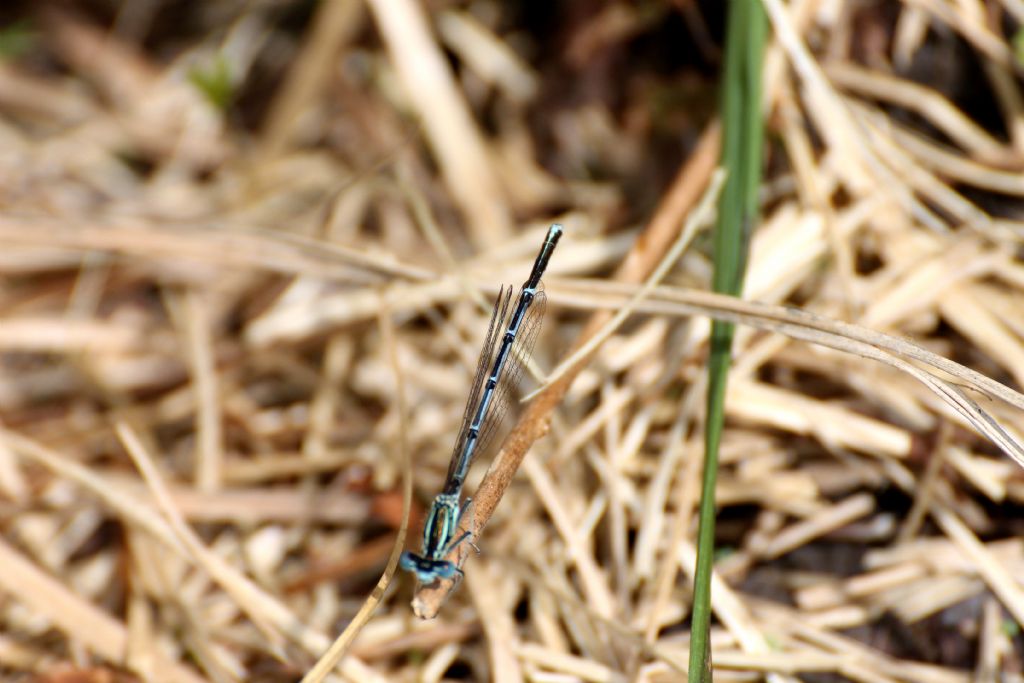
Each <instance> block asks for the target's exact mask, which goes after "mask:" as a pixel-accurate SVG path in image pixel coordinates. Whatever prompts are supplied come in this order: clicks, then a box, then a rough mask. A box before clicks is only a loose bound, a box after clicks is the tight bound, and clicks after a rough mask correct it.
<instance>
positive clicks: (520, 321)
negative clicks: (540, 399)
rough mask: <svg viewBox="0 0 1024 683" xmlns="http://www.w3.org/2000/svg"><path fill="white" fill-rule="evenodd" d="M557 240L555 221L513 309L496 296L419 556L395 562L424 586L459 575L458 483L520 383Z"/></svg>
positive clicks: (507, 293) (505, 292)
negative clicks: (453, 559)
mask: <svg viewBox="0 0 1024 683" xmlns="http://www.w3.org/2000/svg"><path fill="white" fill-rule="evenodd" d="M561 236H562V226H561V225H559V224H557V223H555V224H554V225H552V226H551V227H550V228H549V229H548V234H547V237H546V238H545V239H544V244H542V245H541V248H540V252H539V253H538V254H537V260H536V261H534V263H533V270H532V271H530V277H529V278H528V279H527V280H526V282H524V283H523V286H522V288H521V289H520V290H519V296H518V297H516V303H515V307H512V306H511V304H512V292H513V289H512V288H511V287H509V288H508V289H505V288H504V287H502V288H501V291H500V292H499V293H498V299H497V301H496V302H495V303H494V309H493V310H492V311H491V322H490V325H489V326H488V328H487V336H486V337H485V338H484V346H483V349H481V351H480V360H479V361H478V362H477V369H476V374H475V375H474V377H473V386H472V388H471V389H470V392H469V400H468V401H467V402H466V412H465V413H464V414H463V417H462V428H461V429H460V430H459V436H458V439H456V441H455V448H454V450H453V451H452V458H451V461H450V462H449V463H448V476H447V477H445V480H444V488H443V489H442V490H441V493H439V494H437V497H435V498H434V502H433V504H432V505H431V506H430V514H429V515H428V516H427V521H426V524H424V526H423V553H422V554H421V555H417V554H416V553H413V552H409V551H406V552H404V553H402V558H401V560H400V561H399V564H401V566H402V569H405V570H407V571H410V572H414V573H415V574H416V578H418V579H419V580H420V581H421V582H422V583H430V582H432V581H434V580H436V579H439V578H444V579H448V578H451V577H453V576H455V575H456V574H461V573H462V570H461V569H459V568H458V566H456V564H455V563H454V562H450V561H448V560H447V559H445V558H446V557H448V555H450V554H451V552H452V551H453V550H455V548H457V547H458V545H459V544H460V543H462V542H463V541H465V540H466V538H467V537H468V536H469V532H468V531H467V532H464V533H462V534H460V535H459V536H458V537H456V536H455V534H456V531H457V530H458V528H459V522H460V521H461V519H462V515H463V514H465V512H466V510H467V509H468V508H469V502H470V501H469V500H467V501H466V502H465V504H463V503H462V485H463V483H465V481H466V474H467V473H468V472H469V467H470V465H471V464H472V463H473V460H474V459H475V458H476V457H477V456H478V455H480V454H481V453H482V452H483V451H485V450H486V449H487V446H488V445H489V444H490V443H491V442H492V439H493V438H494V435H495V432H496V431H497V429H496V428H497V426H498V424H499V423H500V422H501V421H502V418H503V417H504V414H505V410H506V408H507V407H508V398H509V392H510V391H511V390H512V389H513V388H514V387H515V386H516V385H517V384H518V382H519V377H520V375H521V374H522V371H523V363H525V362H526V360H527V358H528V357H529V355H530V351H531V349H532V348H533V342H534V341H535V340H536V338H537V332H538V331H539V330H540V323H541V319H542V318H543V317H544V303H545V297H544V291H543V289H541V283H540V278H541V276H542V275H543V274H544V270H545V269H546V268H547V267H548V261H549V260H550V259H551V254H552V252H554V250H555V246H556V245H557V244H558V239H559V238H560V237H561ZM502 330H504V333H502Z"/></svg>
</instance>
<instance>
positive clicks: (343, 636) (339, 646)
mask: <svg viewBox="0 0 1024 683" xmlns="http://www.w3.org/2000/svg"><path fill="white" fill-rule="evenodd" d="M379 319H380V328H381V333H382V334H381V336H382V338H383V340H384V346H385V347H386V348H387V355H388V359H389V360H390V361H391V369H392V371H393V372H394V373H395V401H396V404H397V405H398V425H399V426H398V434H399V439H398V448H399V450H400V452H401V454H402V472H403V480H404V482H403V484H402V525H401V526H400V527H399V529H398V534H397V535H396V536H395V541H394V543H393V544H392V546H391V554H390V555H389V556H388V563H387V566H386V567H385V568H384V574H383V575H382V576H381V577H380V580H379V581H377V585H376V586H374V588H373V592H372V593H371V594H370V595H369V596H368V597H367V598H366V601H365V602H363V605H362V607H360V608H359V611H358V612H357V613H356V615H355V616H354V617H353V618H352V621H351V622H349V624H348V626H346V627H345V630H344V631H342V632H341V633H340V634H339V635H338V637H337V638H336V639H335V640H334V642H333V643H331V646H330V647H329V648H328V649H327V652H325V653H324V654H323V656H322V657H320V659H319V660H317V662H316V664H314V665H313V668H311V669H310V670H309V671H308V672H306V675H305V676H303V677H302V682H303V683H320V682H321V681H324V680H326V679H327V677H328V676H329V675H330V673H331V672H332V671H334V669H335V668H336V667H337V666H338V663H339V662H340V661H341V660H342V659H343V658H344V657H345V654H346V653H347V652H348V650H349V649H350V648H351V647H352V643H353V642H354V641H355V639H356V637H357V636H358V635H359V632H360V631H361V630H362V629H363V628H364V627H365V626H366V624H367V622H369V621H370V617H371V616H372V615H373V612H374V610H376V609H377V606H378V605H380V602H381V600H382V599H383V598H384V591H386V590H387V588H388V585H389V584H390V583H391V579H392V578H393V577H394V575H395V570H396V569H397V568H398V558H399V556H400V555H401V554H402V548H404V547H405V535H406V533H407V532H408V530H409V510H410V509H411V507H412V459H411V456H410V453H409V438H408V436H407V434H406V427H405V425H406V422H407V419H408V418H407V415H408V414H409V411H408V407H407V405H406V400H405V384H404V380H403V374H402V369H401V366H400V365H399V363H398V353H397V351H396V349H395V347H396V342H395V331H394V325H393V323H392V321H391V317H390V311H388V309H387V306H383V305H382V306H381V312H380V318H379Z"/></svg>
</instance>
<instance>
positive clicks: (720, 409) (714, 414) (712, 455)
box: [688, 0, 767, 683]
mask: <svg viewBox="0 0 1024 683" xmlns="http://www.w3.org/2000/svg"><path fill="white" fill-rule="evenodd" d="M728 12H729V15H728V28H727V35H726V55H725V74H724V79H723V86H722V89H723V94H722V120H723V125H724V129H723V138H722V164H723V165H724V166H725V168H726V170H727V171H728V174H729V175H728V177H727V179H726V182H725V188H724V190H723V192H722V196H721V198H720V199H719V206H718V223H717V225H716V226H715V245H714V248H715V272H714V280H713V287H714V290H715V291H716V292H723V293H726V294H733V295H739V294H740V292H741V290H742V288H743V274H744V271H745V267H746V262H747V250H748V244H749V241H750V233H751V232H752V230H753V227H754V225H755V224H756V223H757V220H758V212H757V209H758V187H759V184H760V178H761V148H762V146H763V138H764V132H763V124H762V119H761V71H762V69H761V64H762V56H763V53H764V42H765V36H766V33H767V21H766V19H765V15H764V10H763V8H762V7H761V4H760V2H759V0H733V1H732V2H730V3H729V9H728ZM732 337H733V326H732V324H730V323H724V322H718V321H714V322H713V323H712V326H711V355H710V358H709V362H708V394H707V425H706V429H705V441H704V477H703V481H702V484H701V502H700V522H699V527H698V531H697V569H696V578H695V587H694V595H693V619H692V630H691V641H690V668H689V675H688V679H689V681H690V683H696V682H698V681H700V682H708V681H711V680H712V677H711V648H710V641H709V634H710V624H711V569H712V562H713V560H714V553H715V484H716V481H717V478H718V447H719V444H720V442H721V435H722V424H723V422H724V417H725V413H724V405H725V388H726V381H727V379H728V374H729V366H730V352H731V349H732Z"/></svg>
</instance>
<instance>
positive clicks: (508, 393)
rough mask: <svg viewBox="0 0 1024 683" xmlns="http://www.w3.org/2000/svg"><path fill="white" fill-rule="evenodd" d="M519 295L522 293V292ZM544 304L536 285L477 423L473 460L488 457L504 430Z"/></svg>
mask: <svg viewBox="0 0 1024 683" xmlns="http://www.w3.org/2000/svg"><path fill="white" fill-rule="evenodd" d="M519 296H522V292H520V294H519ZM546 307H547V296H545V294H544V291H543V289H541V288H540V287H538V288H537V291H536V292H535V293H534V297H533V301H532V302H531V303H530V307H529V308H527V309H526V314H525V315H524V316H523V320H522V322H521V323H520V324H519V332H518V333H517V334H516V338H515V341H514V342H512V350H511V351H510V352H509V355H508V359H507V360H506V361H505V367H504V369H503V370H502V373H501V377H500V379H499V381H498V386H497V387H496V388H495V390H494V398H492V399H491V405H490V406H489V407H488V409H487V416H486V417H485V418H484V421H483V424H482V425H481V428H480V439H479V441H478V443H477V447H476V452H475V453H474V455H473V459H474V460H477V459H478V458H484V457H490V455H491V453H490V447H493V446H496V445H498V444H499V443H500V441H501V439H499V438H497V437H498V436H499V435H500V434H502V433H503V432H504V429H503V428H504V427H505V426H507V425H506V422H507V421H508V420H507V418H508V414H509V404H510V403H511V402H512V397H513V396H516V395H517V394H518V392H519V383H520V380H521V379H522V377H523V369H524V368H525V367H526V365H527V364H528V363H529V361H530V357H531V355H532V354H533V345H534V344H535V343H536V341H537V335H538V334H540V328H541V324H542V323H543V321H544V309H545V308H546Z"/></svg>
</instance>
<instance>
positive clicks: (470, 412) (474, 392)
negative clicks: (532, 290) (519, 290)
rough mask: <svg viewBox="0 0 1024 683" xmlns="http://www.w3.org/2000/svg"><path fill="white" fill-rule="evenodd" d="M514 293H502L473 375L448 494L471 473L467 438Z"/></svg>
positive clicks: (447, 478) (450, 463)
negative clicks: (457, 478)
mask: <svg viewBox="0 0 1024 683" xmlns="http://www.w3.org/2000/svg"><path fill="white" fill-rule="evenodd" d="M512 291H513V288H512V287H509V288H508V289H506V288H505V287H502V288H501V289H500V290H499V291H498V298H497V299H496V300H495V301H494V308H493V309H491V322H490V324H488V326H487V336H486V337H484V344H483V347H482V348H481V349H480V359H479V360H478V361H477V364H476V372H475V373H474V375H473V384H472V386H471V387H470V390H469V398H467V399H466V410H465V412H464V413H463V414H462V426H461V427H459V436H458V438H456V439H455V448H454V450H453V451H452V457H451V459H450V460H449V461H448V474H447V475H446V476H445V486H444V490H445V491H446V492H448V493H451V491H448V488H449V484H450V483H451V482H452V477H453V475H454V474H455V473H456V472H457V471H459V470H460V469H468V468H463V466H462V459H463V457H464V455H465V444H466V437H467V435H468V434H469V426H470V425H471V424H472V422H473V416H474V415H475V414H476V411H477V406H478V405H479V404H480V399H481V397H482V395H483V390H484V382H486V381H487V376H488V375H489V374H490V372H491V366H492V365H494V355H495V353H496V352H497V349H498V347H499V343H498V342H499V341H501V338H502V336H503V335H504V334H505V328H506V326H507V322H506V318H508V316H509V309H510V304H511V302H512ZM478 452H479V450H478ZM460 485H461V482H460Z"/></svg>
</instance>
